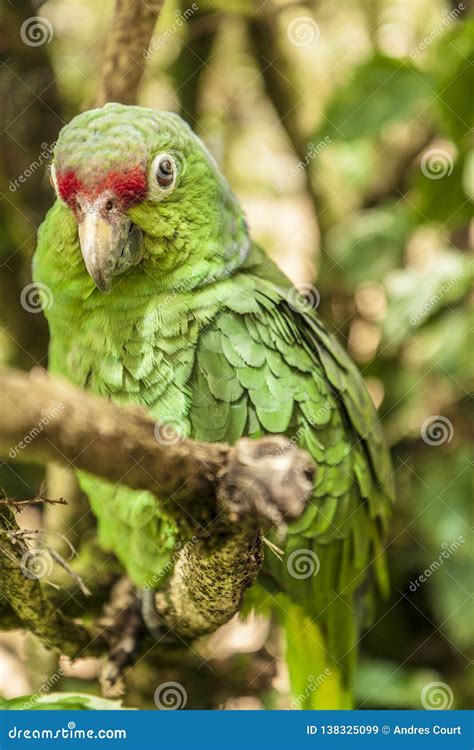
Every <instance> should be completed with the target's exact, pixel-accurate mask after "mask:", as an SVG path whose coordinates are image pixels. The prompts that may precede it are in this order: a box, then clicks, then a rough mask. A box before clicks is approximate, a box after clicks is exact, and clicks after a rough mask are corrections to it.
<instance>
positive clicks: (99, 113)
mask: <svg viewBox="0 0 474 750" xmlns="http://www.w3.org/2000/svg"><path fill="white" fill-rule="evenodd" d="M51 182H52V185H53V187H54V190H55V192H56V195H57V198H58V199H59V200H60V201H61V202H62V203H63V204H64V205H65V207H66V208H67V209H68V210H69V211H70V212H71V214H72V217H73V220H74V222H75V224H76V225H77V235H78V244H79V246H80V251H81V253H82V256H83V260H84V264H85V269H87V272H88V274H89V275H90V277H91V278H92V280H93V282H94V283H95V285H96V287H97V288H98V289H100V290H101V291H103V292H107V291H109V290H110V288H111V286H112V284H113V281H114V277H116V276H120V274H124V273H125V272H133V270H134V268H135V267H136V266H139V265H140V264H141V265H145V266H146V268H147V270H148V272H149V273H153V274H154V275H157V274H158V275H159V274H170V273H172V272H173V270H175V269H177V268H178V269H181V275H182V276H187V277H188V278H189V279H191V278H193V277H194V278H195V282H196V283H204V281H205V279H206V277H207V278H209V277H210V276H212V277H213V278H216V277H219V276H222V275H226V274H228V273H230V272H231V271H232V270H233V268H235V267H236V266H237V265H239V264H240V262H242V260H243V259H244V257H245V255H246V254H247V250H248V246H249V240H248V233H247V227H246V224H245V220H244V218H243V214H242V211H241V209H240V207H239V204H238V202H237V200H236V198H235V197H234V195H233V194H232V192H231V190H230V188H229V186H228V184H227V182H226V181H225V180H224V178H223V177H222V175H221V174H220V172H219V170H218V168H217V165H216V163H215V161H214V159H213V158H212V156H211V155H210V154H209V152H208V151H207V149H206V148H205V146H204V144H203V143H202V142H201V141H200V139H199V138H198V137H197V136H196V135H195V134H194V133H193V132H192V130H191V129H190V128H189V126H188V125H187V124H186V123H185V122H184V121H183V120H182V119H181V118H180V117H179V116H178V115H176V114H173V113H170V112H160V111H157V110H153V109H146V108H144V107H135V106H125V105H121V104H106V105H105V106H104V107H103V108H101V109H94V110H90V111H87V112H83V113H82V114H80V115H78V116H77V117H75V118H74V119H73V120H72V121H71V122H70V123H69V124H68V125H66V126H65V127H64V128H63V129H62V130H61V132H60V135H59V138H58V141H57V143H56V146H55V150H54V158H53V163H52V166H51ZM190 285H191V284H190Z"/></svg>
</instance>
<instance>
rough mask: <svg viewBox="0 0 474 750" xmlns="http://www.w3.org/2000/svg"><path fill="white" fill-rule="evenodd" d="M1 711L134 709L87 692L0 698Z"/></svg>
mask: <svg viewBox="0 0 474 750" xmlns="http://www.w3.org/2000/svg"><path fill="white" fill-rule="evenodd" d="M0 709H1V710H2V711H6V710H10V711H19V710H20V711H22V710H27V711H34V710H49V711H57V710H61V711H120V710H122V711H124V710H134V709H127V708H125V707H124V706H122V701H120V700H116V701H114V700H108V699H106V698H101V697H100V696H98V695H90V694H88V693H49V694H48V695H35V694H33V695H22V696H20V697H19V698H12V699H10V700H6V699H4V698H0Z"/></svg>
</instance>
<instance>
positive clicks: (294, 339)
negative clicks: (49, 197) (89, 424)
mask: <svg viewBox="0 0 474 750" xmlns="http://www.w3.org/2000/svg"><path fill="white" fill-rule="evenodd" d="M51 181H52V184H53V186H54V189H55V192H56V195H57V200H56V202H55V204H54V206H53V207H52V208H51V210H50V211H49V213H48V214H47V217H46V219H45V221H44V222H43V224H42V226H41V228H40V230H39V235H38V247H37V250H36V254H35V257H34V262H33V272H34V280H35V282H36V283H37V284H38V285H39V286H40V288H45V287H47V288H48V290H49V291H48V294H47V295H45V296H46V297H47V299H48V304H47V305H45V314H46V316H47V319H48V323H49V328H50V335H51V338H50V348H49V369H50V371H51V372H52V373H54V374H56V375H59V376H63V377H66V378H68V379H69V380H70V381H71V382H72V383H74V384H75V385H76V386H79V387H81V388H85V389H87V390H90V391H92V392H94V393H96V394H101V395H102V396H105V397H107V398H111V399H112V400H114V401H116V402H119V403H134V404H140V405H142V406H143V407H145V409H147V410H148V412H149V413H150V415H152V417H153V418H154V419H156V420H157V421H159V423H160V424H161V427H160V428H159V429H158V431H157V439H158V440H163V441H165V442H166V440H169V439H175V438H173V437H172V436H173V435H174V436H176V434H178V435H182V436H186V437H188V436H189V437H191V438H195V439H196V440H206V441H224V442H227V443H231V444H232V443H234V442H235V441H236V440H238V439H239V438H240V437H242V436H249V437H251V438H259V437H261V436H262V435H266V434H270V433H282V434H285V435H287V436H288V438H289V439H290V440H291V442H292V443H295V444H297V445H299V446H300V447H302V448H304V449H306V450H307V451H309V453H310V454H311V456H312V457H313V459H314V460H315V462H316V464H317V467H318V470H317V474H316V479H315V484H314V493H313V496H312V498H311V502H310V503H309V504H308V506H307V508H306V510H305V512H304V514H303V515H302V516H301V518H299V519H298V520H296V521H293V522H291V523H289V524H288V525H287V526H286V528H285V529H279V530H277V531H274V532H273V534H272V535H271V539H270V542H272V541H273V542H274V543H275V547H276V546H277V547H278V548H280V550H281V552H282V554H280V553H278V552H277V553H276V554H275V553H274V552H273V551H272V549H271V548H268V549H267V552H266V554H265V560H264V564H263V569H262V572H261V575H260V577H259V580H258V582H257V584H256V585H255V586H254V587H252V588H251V589H250V590H249V592H250V601H252V602H253V603H254V604H255V602H257V604H255V606H257V608H258V607H259V606H260V605H259V604H258V602H262V603H263V601H264V600H266V601H267V602H268V601H271V604H272V607H273V608H274V610H275V611H277V612H278V616H279V618H280V621H281V622H282V624H283V626H284V631H285V634H286V658H287V664H288V669H289V675H290V680H291V683H292V690H293V693H294V695H295V696H296V697H297V701H296V705H297V707H298V708H350V707H351V680H352V675H353V671H354V664H355V659H356V651H357V640H358V635H359V633H360V630H361V628H362V627H363V626H364V624H365V623H366V622H367V621H368V620H369V618H370V615H371V611H372V609H373V605H374V601H375V598H376V592H377V590H381V591H382V592H385V591H386V590H387V586H388V582H387V574H386V570H385V563H384V554H383V541H384V536H385V534H386V530H387V525H388V523H389V519H390V513H391V505H392V499H393V487H392V468H391V463H390V458H389V455H388V452H387V450H386V448H385V445H384V442H383V437H382V433H381V429H380V426H379V424H378V422H377V416H376V413H375V410H374V407H373V405H372V402H371V399H370V397H369V395H368V393H367V391H366V388H365V386H364V383H363V380H362V378H361V376H360V375H359V373H358V371H357V369H356V367H355V366H354V365H353V363H352V362H351V360H350V359H349V358H348V356H347V355H346V353H345V352H344V351H343V349H342V348H341V346H340V345H339V344H338V343H337V341H336V339H335V338H334V337H333V336H332V335H331V334H330V333H328V331H327V330H326V328H325V326H324V325H323V323H322V322H321V320H320V317H319V315H318V313H317V312H316V310H315V309H314V306H312V305H311V304H309V303H308V300H307V299H306V298H305V297H301V296H300V295H298V294H297V293H296V292H295V289H294V287H293V286H292V284H291V282H290V281H289V280H288V279H287V278H286V277H285V276H284V274H283V273H282V272H281V271H280V270H279V269H278V268H277V267H276V265H275V264H274V263H273V262H272V261H271V260H270V259H269V258H268V256H267V255H266V254H265V253H264V252H263V250H261V249H260V248H259V247H258V246H257V245H256V244H255V243H254V242H253V241H252V240H251V238H250V237H249V232H248V228H247V224H246V222H245V218H244V215H243V212H242V209H241V207H240V205H239V203H238V201H237V199H236V198H235V196H234V195H233V193H232V191H231V190H230V188H229V185H228V184H227V182H226V180H225V179H224V177H223V176H222V174H221V173H220V171H219V169H218V166H217V164H216V163H215V161H214V159H213V158H212V156H211V155H210V154H209V152H208V151H207V149H206V147H205V146H204V144H203V143H202V142H201V140H200V139H199V138H198V137H197V136H196V135H195V134H194V133H193V132H192V130H191V129H190V128H189V126H188V125H187V124H186V123H185V122H184V121H183V120H182V119H181V118H180V117H179V116H178V115H176V114H173V113H169V112H160V111H156V110H154V109H147V108H142V107H136V106H124V105H121V104H106V105H105V106H104V107H103V108H100V109H93V110H90V111H87V112H84V113H82V114H80V115H78V116H77V117H75V118H74V119H73V120H72V121H71V122H70V123H69V124H68V125H66V126H65V127H64V128H63V129H62V130H61V133H60V135H59V138H58V141H57V143H56V146H55V150H54V159H53V164H52V167H51ZM51 301H52V304H50V303H51ZM170 427H172V428H173V430H169V428H170ZM79 480H80V484H81V486H82V488H83V489H84V491H85V492H86V493H87V495H88V497H89V501H90V505H91V508H92V511H93V513H94V514H95V516H96V518H97V522H98V534H99V539H100V542H101V544H102V545H103V546H104V547H105V548H106V549H108V550H112V551H113V552H114V553H115V555H116V556H117V557H118V558H119V560H120V561H121V563H122V564H123V566H124V568H125V569H126V571H127V573H128V575H129V576H130V577H131V579H132V580H133V581H134V582H135V583H136V584H137V586H147V585H149V582H150V581H161V580H163V577H162V574H163V570H166V569H167V566H168V568H169V566H170V562H169V561H170V560H172V559H173V557H172V556H173V551H174V550H175V545H176V544H177V542H178V541H179V539H178V532H177V529H176V528H175V527H174V526H173V524H172V523H171V522H170V521H169V520H167V519H166V518H163V517H162V516H160V513H159V510H158V509H157V503H156V500H155V498H154V497H153V496H152V495H151V494H149V493H147V492H138V491H132V490H130V489H128V488H126V487H123V486H114V485H112V484H110V483H108V482H106V481H103V480H99V479H97V478H95V477H92V476H90V475H87V474H80V475H79ZM265 592H267V593H265Z"/></svg>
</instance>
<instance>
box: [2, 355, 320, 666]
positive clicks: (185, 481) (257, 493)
mask: <svg viewBox="0 0 474 750" xmlns="http://www.w3.org/2000/svg"><path fill="white" fill-rule="evenodd" d="M0 392H1V393H2V394H3V396H2V397H1V398H0V409H1V411H2V414H3V420H2V424H1V426H0V454H3V455H5V456H8V455H10V457H17V458H18V457H19V458H20V459H21V458H24V459H25V460H28V461H40V462H48V461H55V462H57V463H59V464H62V465H68V466H72V467H74V468H76V469H81V470H83V471H88V472H91V473H93V474H95V475H97V476H99V477H102V478H104V479H107V480H109V481H112V482H117V483H121V484H125V485H127V486H128V487H130V488H132V489H140V490H148V491H150V492H152V493H153V494H154V495H155V497H156V498H157V503H158V504H159V506H160V508H161V511H162V512H165V513H166V514H167V515H168V516H169V517H170V518H172V519H173V521H174V522H175V523H176V524H177V525H178V527H179V528H180V530H181V532H182V534H183V536H184V537H187V538H188V539H190V537H191V535H193V540H192V541H189V542H188V543H187V544H185V545H184V546H183V547H182V549H181V550H180V552H179V553H178V554H177V555H176V560H175V564H174V568H173V572H172V574H171V576H170V577H169V580H168V582H167V583H166V586H165V587H164V588H163V589H161V590H160V591H159V593H156V592H154V589H155V588H158V585H159V581H158V582H153V581H152V582H150V586H149V587H148V588H149V594H150V596H149V597H148V599H145V608H144V617H145V620H146V622H147V624H148V625H149V626H150V629H151V630H155V631H156V633H155V634H156V635H157V636H158V638H161V637H162V636H161V634H162V633H163V632H168V633H169V632H170V631H171V633H172V634H174V635H178V636H180V637H184V638H194V637H196V636H197V635H202V634H204V633H209V632H212V631H213V630H215V629H216V628H217V627H218V626H219V625H222V624H223V623H224V622H226V621H227V620H229V619H230V617H232V615H233V614H235V612H236V611H238V609H239V607H240V604H241V600H242V595H243V592H244V590H245V588H246V587H247V586H249V585H250V584H251V583H252V581H253V580H254V579H255V577H256V576H257V574H258V571H259V569H260V565H261V562H262V557H263V554H262V542H261V531H262V530H264V529H266V528H270V527H272V526H276V525H279V524H281V523H282V522H284V521H289V520H291V519H294V518H297V517H299V516H300V515H301V513H302V512H303V510H304V508H305V506H306V503H307V501H308V499H309V497H310V495H311V492H312V487H313V481H314V472H315V467H314V464H313V462H312V460H311V458H310V457H309V455H308V454H307V453H305V452H304V451H301V450H299V449H298V448H296V447H295V446H294V445H293V444H292V443H291V442H290V441H289V440H288V439H286V438H284V437H281V436H272V437H267V438H263V439H261V440H255V441H254V440H248V439H242V440H240V441H239V442H238V443H237V444H236V445H235V446H229V445H225V444H220V443H203V442H197V441H193V440H179V436H172V439H171V440H170V442H169V443H168V444H166V442H163V441H161V438H160V436H161V435H162V434H163V431H161V430H160V429H159V426H157V424H156V423H155V422H154V420H152V419H151V418H150V417H149V416H148V415H147V414H146V413H145V412H144V411H143V410H141V409H139V408H126V407H120V406H117V405H116V404H113V403H111V402H110V401H108V400H105V399H101V398H97V397H96V396H93V395H91V394H88V393H85V392H83V391H79V390H77V389H75V388H73V387H72V386H71V385H69V384H68V383H65V382H63V381H60V380H57V379H54V378H52V377H50V376H49V375H48V374H47V373H46V372H45V371H44V370H42V369H40V368H36V369H35V370H33V371H31V372H30V373H29V374H26V373H22V372H18V371H14V370H0ZM157 436H158V439H157ZM175 440H176V442H175ZM1 510H2V512H4V513H9V514H10V516H9V517H8V518H7V521H8V523H10V524H11V518H12V516H11V511H10V510H9V509H8V508H7V507H2V508H1ZM4 518H5V516H4ZM7 542H8V544H11V540H10V541H9V540H8V538H7ZM18 552H19V550H12V549H10V550H9V551H8V554H7V555H5V554H4V555H1V556H0V564H1V565H2V567H3V571H4V575H3V587H4V588H3V590H2V593H3V595H4V597H5V599H6V600H7V601H8V603H9V605H10V606H11V607H12V608H13V610H14V611H15V613H16V614H17V615H18V617H19V619H20V620H21V621H22V622H23V623H31V625H30V628H31V629H32V630H33V631H34V632H35V633H36V634H37V635H38V636H39V637H40V638H41V639H42V640H44V641H45V642H47V643H48V644H50V645H53V646H54V647H56V648H59V649H60V650H62V651H63V652H64V653H67V654H69V655H74V654H77V653H78V652H79V651H81V649H82V650H84V649H86V651H87V653H89V652H90V649H91V648H92V649H93V651H100V650H108V648H109V646H110V640H109V639H108V638H107V637H105V636H104V637H103V638H101V637H100V635H98V634H97V633H95V632H90V631H87V630H86V631H83V630H81V627H82V626H78V625H77V624H76V623H74V622H72V621H66V620H65V618H63V616H62V615H61V613H60V612H59V611H58V610H55V609H54V607H53V605H51V604H48V600H47V598H46V597H45V596H44V592H43V591H42V589H41V587H40V585H39V582H38V581H37V580H29V579H25V577H24V575H22V572H21V568H20V566H19V565H18ZM10 553H11V554H10ZM15 560H16V562H15ZM150 597H151V601H150ZM25 608H26V610H25ZM38 612H39V613H40V617H39V618H38V617H37V616H36V614H37V613H38ZM44 623H46V624H48V623H49V624H48V625H47V629H46V630H45V625H44ZM51 623H53V625H52V626H51V627H50V626H49V625H50V624H51Z"/></svg>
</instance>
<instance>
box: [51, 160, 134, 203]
mask: <svg viewBox="0 0 474 750" xmlns="http://www.w3.org/2000/svg"><path fill="white" fill-rule="evenodd" d="M57 183H58V192H59V196H60V198H61V199H62V200H63V201H64V202H65V203H67V204H68V205H69V206H71V207H72V206H73V205H74V202H75V199H76V196H77V194H78V193H81V195H83V196H84V197H86V198H89V200H94V199H95V198H97V196H99V195H100V194H101V193H104V192H105V191H110V192H111V193H113V194H114V195H115V196H116V197H117V199H118V200H119V202H120V204H121V205H122V208H123V209H126V208H129V207H130V206H132V205H134V204H136V203H140V201H142V200H143V199H144V198H145V196H146V192H147V180H146V175H145V174H144V172H143V170H142V169H140V167H135V168H134V169H131V170H129V171H128V172H117V171H112V172H109V173H108V174H107V175H106V177H104V178H103V179H101V180H100V181H98V182H96V183H92V184H91V183H85V182H82V181H81V180H80V179H79V178H78V177H77V175H76V173H75V172H66V173H64V174H58V175H57Z"/></svg>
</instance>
